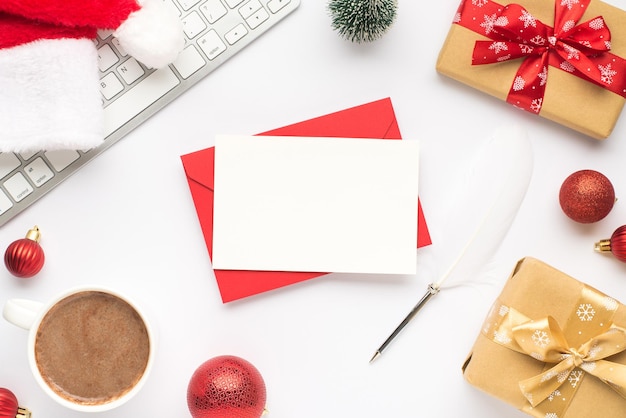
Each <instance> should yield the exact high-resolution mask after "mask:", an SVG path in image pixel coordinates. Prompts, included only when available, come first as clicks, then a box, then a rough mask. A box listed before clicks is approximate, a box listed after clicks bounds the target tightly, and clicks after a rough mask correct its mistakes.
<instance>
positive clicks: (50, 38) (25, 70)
mask: <svg viewBox="0 0 626 418" xmlns="http://www.w3.org/2000/svg"><path fill="white" fill-rule="evenodd" d="M98 29H110V30H113V31H114V32H113V35H114V36H116V37H118V40H119V42H120V44H121V46H122V48H124V50H125V51H126V52H127V53H129V54H130V55H131V56H133V57H135V58H136V59H137V60H138V61H141V62H142V63H144V64H145V65H146V66H148V67H153V68H159V67H162V66H165V65H167V64H168V63H170V62H172V61H174V60H175V59H176V57H177V55H178V53H179V52H180V50H181V49H182V47H183V45H184V38H183V35H182V34H183V31H182V27H181V23H180V20H179V19H178V16H176V14H175V13H173V12H172V10H171V9H170V8H168V7H167V6H165V5H164V3H163V1H162V0H2V1H0V126H2V129H0V152H24V151H39V150H54V149H81V150H86V149H90V148H93V147H95V146H98V145H100V144H101V142H102V140H103V110H102V97H101V94H100V90H99V83H100V81H99V77H100V76H99V73H98V56H97V51H96V47H95V43H94V42H93V39H94V38H95V36H96V32H97V30H98Z"/></svg>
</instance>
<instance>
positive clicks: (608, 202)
mask: <svg viewBox="0 0 626 418" xmlns="http://www.w3.org/2000/svg"><path fill="white" fill-rule="evenodd" d="M559 203H560V204H561V208H562V209H563V212H565V214H566V215H567V216H568V217H570V218H571V219H573V220H574V221H576V222H580V223H585V224H588V223H593V222H597V221H599V220H601V219H603V218H604V217H606V215H608V214H609V212H610V211H611V209H613V205H614V204H615V190H614V189H613V185H612V184H611V181H610V180H609V179H608V178H606V176H605V175H604V174H602V173H599V172H597V171H594V170H580V171H577V172H575V173H573V174H571V175H570V176H569V177H567V178H566V179H565V181H564V182H563V185H562V186H561V190H560V192H559Z"/></svg>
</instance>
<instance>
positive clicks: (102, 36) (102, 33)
mask: <svg viewBox="0 0 626 418" xmlns="http://www.w3.org/2000/svg"><path fill="white" fill-rule="evenodd" d="M111 35H113V31H112V30H111V29H100V30H98V38H100V39H107V38H108V37H109V36H111Z"/></svg>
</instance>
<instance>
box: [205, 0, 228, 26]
mask: <svg viewBox="0 0 626 418" xmlns="http://www.w3.org/2000/svg"><path fill="white" fill-rule="evenodd" d="M200 11H201V12H202V14H203V15H204V17H206V20H208V21H209V23H210V24H213V23H215V22H217V21H218V20H219V19H220V18H222V17H224V16H225V15H226V13H227V12H228V10H226V7H224V5H223V4H222V2H221V1H220V0H209V1H207V2H206V3H204V4H203V5H201V6H200Z"/></svg>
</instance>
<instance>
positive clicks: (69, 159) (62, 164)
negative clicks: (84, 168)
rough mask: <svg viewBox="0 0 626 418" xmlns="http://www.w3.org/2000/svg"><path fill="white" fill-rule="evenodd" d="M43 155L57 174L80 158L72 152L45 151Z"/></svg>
mask: <svg viewBox="0 0 626 418" xmlns="http://www.w3.org/2000/svg"><path fill="white" fill-rule="evenodd" d="M44 155H45V156H46V158H47V159H48V161H49V162H50V164H51V165H52V168H54V169H55V170H56V171H57V172H61V171H63V170H64V169H65V168H67V167H68V166H69V165H70V164H72V163H73V162H74V161H76V160H78V158H79V157H80V154H79V153H78V152H77V151H73V150H56V151H47V152H46V153H45V154H44Z"/></svg>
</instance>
